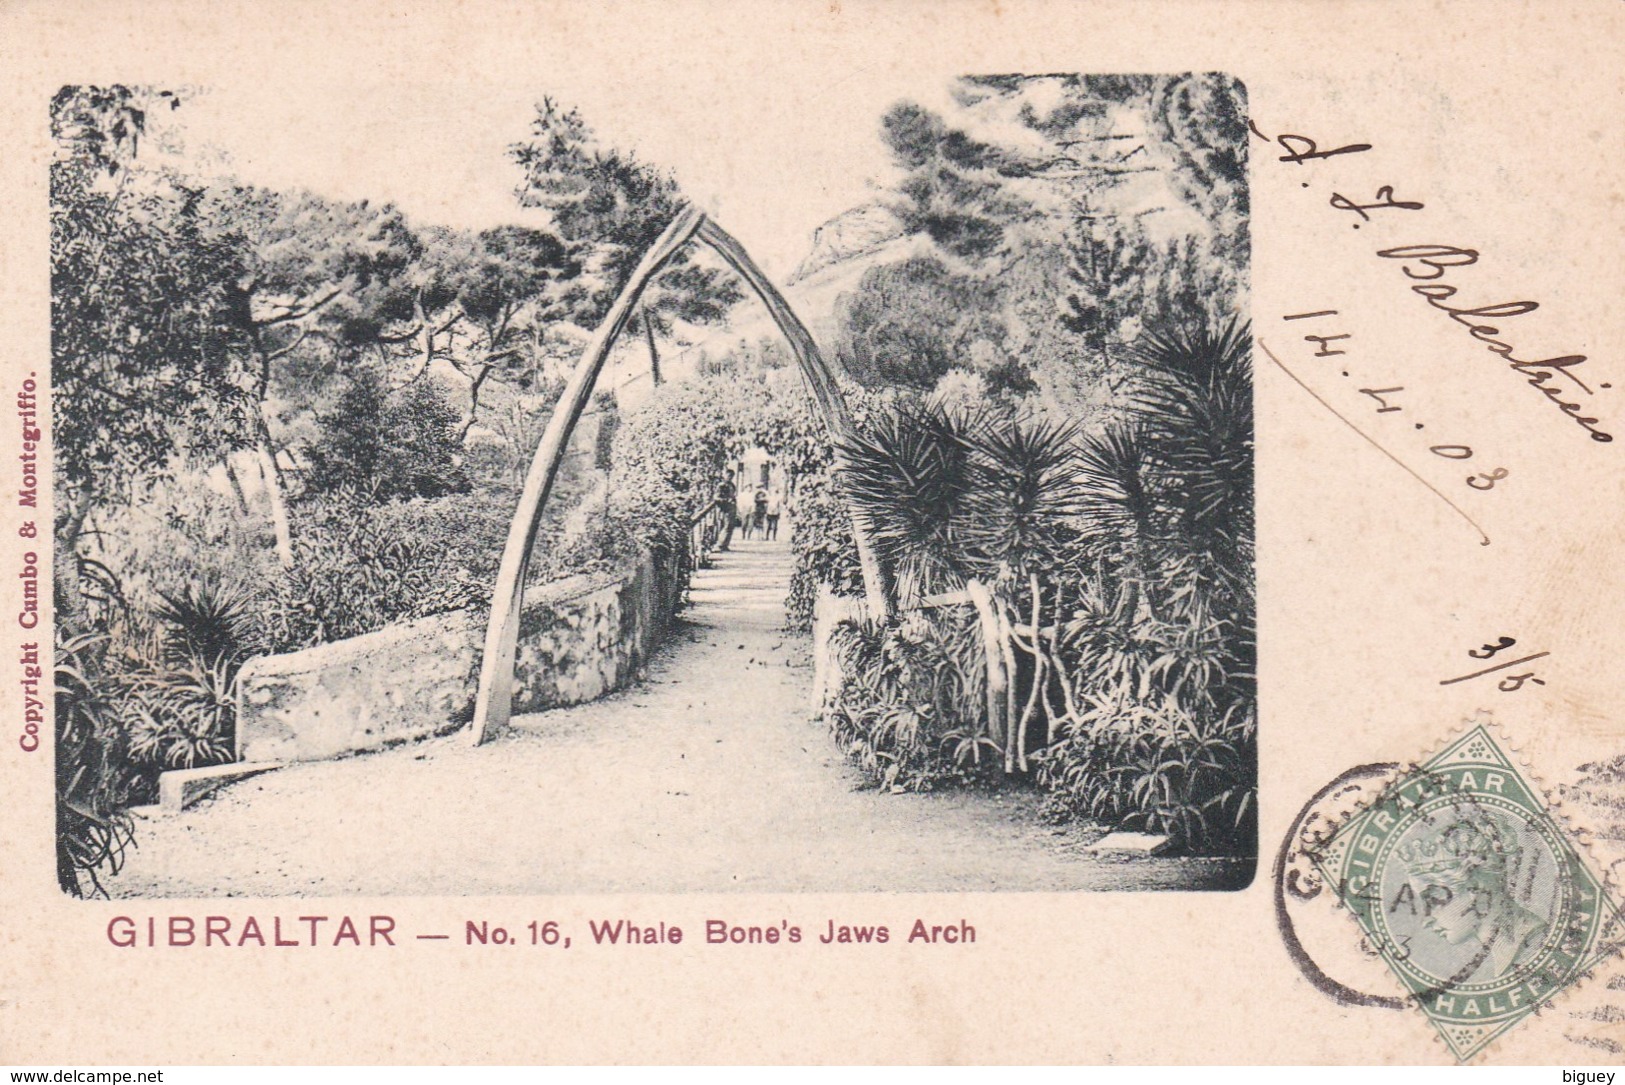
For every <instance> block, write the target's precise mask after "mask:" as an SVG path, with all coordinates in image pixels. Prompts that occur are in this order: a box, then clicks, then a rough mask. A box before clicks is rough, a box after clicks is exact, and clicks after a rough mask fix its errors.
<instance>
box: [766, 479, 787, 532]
mask: <svg viewBox="0 0 1625 1085" xmlns="http://www.w3.org/2000/svg"><path fill="white" fill-rule="evenodd" d="M783 509H784V495H783V494H781V493H780V492H779V488H778V487H777V486H774V487H771V488H770V489H769V490H768V491H767V537H768V538H769V539H777V538H778V537H779V514H780V513H781V512H782V511H783Z"/></svg>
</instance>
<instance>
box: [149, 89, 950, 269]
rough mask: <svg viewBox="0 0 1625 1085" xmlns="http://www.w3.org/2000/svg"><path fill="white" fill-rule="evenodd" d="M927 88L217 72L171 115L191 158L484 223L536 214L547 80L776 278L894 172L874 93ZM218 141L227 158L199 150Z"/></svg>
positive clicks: (928, 96)
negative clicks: (419, 80)
mask: <svg viewBox="0 0 1625 1085" xmlns="http://www.w3.org/2000/svg"><path fill="white" fill-rule="evenodd" d="M667 74H668V76H669V74H670V73H667ZM935 89H936V88H935V87H933V86H931V85H927V84H926V83H925V82H922V81H919V80H914V81H905V80H903V79H901V78H899V77H897V76H896V75H893V74H890V73H886V72H857V73H852V74H851V75H850V76H848V77H846V78H843V79H841V80H838V81H835V82H832V83H826V84H820V85H817V86H809V85H807V84H805V83H795V82H792V83H791V84H789V85H786V86H782V87H762V86H761V85H760V84H758V85H757V93H754V94H750V95H739V94H734V93H732V92H731V91H730V90H729V89H728V88H725V87H721V86H717V85H716V84H714V83H713V84H707V83H705V82H704V81H703V80H700V79H698V78H695V79H692V80H685V81H673V80H672V79H670V78H667V79H665V80H662V81H659V82H652V81H639V80H632V79H628V80H620V79H617V78H615V77H614V74H613V73H609V72H604V71H598V72H584V71H581V70H573V71H570V72H561V73H560V75H559V77H558V78H556V79H551V78H540V77H539V78H538V79H537V80H536V81H535V82H534V84H531V85H525V86H520V85H505V86H480V85H470V84H466V83H464V84H459V85H455V86H451V85H436V84H431V83H423V84H416V85H401V84H395V85H391V86H388V87H383V86H371V87H369V86H365V85H360V86H357V85H324V84H316V83H300V84H297V85H290V84H279V83H264V82H257V83H255V84H253V85H249V84H247V83H243V82H219V83H216V84H214V85H212V86H210V87H209V88H207V89H206V91H204V92H203V93H199V94H198V95H196V96H195V97H193V98H191V99H190V100H189V101H188V102H187V106H186V109H185V110H183V111H181V112H179V113H177V115H176V117H175V120H176V121H177V122H178V123H179V124H181V125H183V126H184V127H183V128H181V129H180V131H179V134H180V136H181V137H182V138H183V140H184V150H185V152H186V159H187V161H188V163H189V164H190V165H191V166H193V167H194V168H196V167H197V166H199V165H207V166H208V167H209V168H211V169H214V170H219V171H221V172H230V173H233V174H236V175H237V176H240V177H241V178H242V179H244V180H247V181H250V182H253V183H256V184H261V185H265V186H267V187H272V188H276V189H279V190H283V191H287V190H290V189H294V188H299V187H308V188H310V189H312V190H314V191H316V192H318V193H320V194H322V195H324V196H328V197H330V198H334V199H362V198H365V199H370V200H373V201H376V202H386V201H387V202H393V203H395V204H397V205H398V206H400V207H401V209H402V210H403V211H405V212H406V213H407V214H408V215H410V216H411V217H412V218H413V219H414V220H416V221H422V222H434V223H441V224H444V225H447V226H457V227H464V228H471V229H484V228H486V227H489V226H495V225H502V224H507V223H522V224H528V225H539V224H540V223H541V222H542V221H543V215H542V213H541V212H539V211H536V210H525V209H522V208H520V207H519V205H518V202H517V201H516V200H515V198H514V185H515V183H516V182H517V181H518V180H519V176H520V175H519V171H518V170H517V169H516V168H515V166H514V165H513V163H512V162H510V161H509V159H508V157H507V148H508V146H509V144H511V143H513V142H514V141H516V140H518V139H521V138H523V137H524V135H525V132H526V130H527V127H528V125H529V123H530V121H531V118H532V117H533V115H534V109H535V106H536V103H538V102H540V101H541V100H542V98H543V97H545V96H551V97H553V98H555V99H557V100H559V101H561V102H564V103H567V104H568V105H570V106H574V107H577V108H579V109H580V110H581V113H582V114H583V116H585V117H586V118H587V119H588V121H589V123H590V124H591V125H592V127H593V129H594V130H595V131H596V132H597V133H598V134H599V135H600V137H602V138H603V139H604V140H605V141H606V142H608V143H612V144H613V145H615V146H617V147H622V148H626V149H628V150H630V151H632V152H634V153H635V154H636V155H637V156H638V158H639V159H641V160H643V161H645V162H649V163H651V164H653V165H656V166H660V167H669V168H671V169H672V170H674V171H675V173H676V175H677V179H678V181H679V182H681V184H682V186H683V188H684V190H685V191H686V192H688V193H689V194H690V195H691V196H692V198H693V199H694V200H695V201H696V202H698V203H699V204H700V205H701V207H702V209H703V210H705V211H706V212H707V213H710V214H713V215H714V216H716V217H717V218H718V220H719V221H721V222H722V223H723V225H724V226H726V227H727V229H728V230H729V231H730V232H732V233H734V234H735V235H736V236H737V237H738V238H739V239H740V240H741V241H742V242H743V243H744V244H745V246H746V248H747V249H749V251H750V252H751V253H752V255H753V256H755V257H756V259H757V261H758V262H759V263H761V264H762V265H763V267H764V268H765V270H766V271H767V273H768V274H769V275H771V276H773V277H775V278H778V279H781V280H782V279H783V278H784V277H785V276H786V275H788V274H789V273H790V271H791V270H793V269H794V268H795V266H796V264H797V263H798V262H799V261H800V260H801V258H802V257H803V256H805V255H806V253H807V250H808V247H809V245H810V243H811V238H812V232H813V230H815V229H816V228H817V227H818V226H819V225H821V224H822V223H824V222H825V221H827V220H828V219H830V218H833V217H834V216H836V215H838V214H840V213H841V212H843V211H846V210H848V209H850V208H852V207H854V206H857V205H859V204H862V203H867V202H869V201H871V200H873V199H875V198H876V196H877V195H878V191H877V189H876V188H875V183H876V182H879V183H885V182H887V181H889V180H891V179H892V178H893V176H894V172H893V171H894V168H893V166H892V163H891V160H890V157H889V155H888V153H887V150H886V148H885V146H884V144H883V143H882V142H881V139H880V132H879V118H880V117H881V116H882V115H883V114H884V113H885V111H886V109H887V108H888V107H889V106H891V105H892V104H893V103H894V102H896V101H897V100H899V99H900V98H909V99H911V100H916V101H922V103H923V104H927V105H932V104H936V103H934V102H933V101H932V98H933V94H934V92H935ZM942 93H943V94H944V95H945V93H946V92H945V91H943V92H942ZM690 111H692V114H690ZM216 155H223V156H224V160H223V161H213V162H211V161H210V159H211V158H212V157H214V156H216Z"/></svg>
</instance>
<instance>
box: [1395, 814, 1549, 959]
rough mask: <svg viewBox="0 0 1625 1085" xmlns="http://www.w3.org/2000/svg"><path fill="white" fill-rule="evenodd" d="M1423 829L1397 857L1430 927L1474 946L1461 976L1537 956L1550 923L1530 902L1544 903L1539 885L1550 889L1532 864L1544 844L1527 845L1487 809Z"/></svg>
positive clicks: (1452, 816) (1466, 947) (1445, 937)
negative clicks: (1534, 909)
mask: <svg viewBox="0 0 1625 1085" xmlns="http://www.w3.org/2000/svg"><path fill="white" fill-rule="evenodd" d="M1419 828H1420V829H1421V831H1420V832H1414V833H1413V835H1412V837H1411V839H1409V840H1407V841H1405V842H1404V843H1403V844H1402V845H1400V847H1399V849H1398V852H1397V854H1396V858H1397V859H1398V860H1399V862H1400V863H1401V864H1402V865H1403V868H1404V875H1405V878H1406V881H1407V883H1408V884H1409V887H1410V891H1411V896H1412V899H1414V900H1415V901H1416V902H1417V903H1418V904H1419V905H1420V906H1421V909H1422V912H1423V917H1424V918H1423V919H1422V927H1423V930H1424V931H1427V932H1430V933H1432V934H1433V935H1435V936H1437V937H1438V938H1440V939H1442V940H1443V941H1444V942H1446V943H1448V944H1449V945H1450V946H1459V947H1463V950H1466V951H1470V952H1471V956H1470V959H1468V960H1466V961H1464V962H1463V964H1462V965H1461V966H1460V967H1461V968H1463V969H1466V968H1468V966H1471V967H1470V970H1469V971H1468V972H1467V974H1466V975H1459V976H1458V977H1457V978H1458V982H1467V983H1481V982H1487V981H1490V980H1493V979H1495V978H1497V977H1499V976H1502V975H1505V974H1506V973H1507V972H1510V971H1512V970H1513V969H1515V968H1517V967H1518V966H1520V965H1522V964H1523V963H1525V962H1526V961H1528V960H1529V959H1530V958H1531V957H1532V956H1534V955H1535V953H1536V952H1537V951H1538V950H1539V949H1540V946H1541V944H1542V943H1543V942H1544V941H1545V938H1546V934H1547V932H1548V930H1549V929H1550V927H1551V924H1550V921H1549V920H1547V919H1545V918H1543V917H1542V916H1541V915H1539V914H1537V913H1536V912H1535V911H1533V910H1531V908H1530V907H1528V906H1527V905H1529V904H1531V903H1535V902H1536V901H1537V900H1538V901H1541V902H1542V903H1545V902H1546V901H1544V900H1543V898H1544V897H1545V896H1547V894H1542V893H1541V892H1540V890H1541V889H1549V884H1540V883H1545V882H1546V881H1547V880H1546V879H1540V883H1537V880H1536V878H1535V873H1536V872H1535V870H1534V867H1533V866H1532V864H1537V863H1538V862H1539V851H1540V849H1539V847H1538V846H1535V847H1526V845H1525V844H1524V843H1522V842H1520V839H1519V838H1520V836H1521V835H1522V834H1521V833H1519V831H1518V829H1517V828H1516V827H1514V826H1513V825H1510V824H1508V823H1507V822H1506V821H1505V820H1504V819H1502V818H1501V817H1500V816H1498V815H1497V814H1496V813H1494V812H1491V811H1488V810H1483V809H1473V810H1468V811H1453V812H1450V813H1449V814H1447V815H1445V816H1444V817H1443V818H1439V819H1436V820H1435V821H1434V823H1433V824H1432V825H1428V824H1426V823H1424V824H1423V825H1422V826H1420V827H1419ZM1441 948H1442V947H1441ZM1430 955H1431V954H1430Z"/></svg>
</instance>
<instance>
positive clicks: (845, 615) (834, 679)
mask: <svg viewBox="0 0 1625 1085" xmlns="http://www.w3.org/2000/svg"><path fill="white" fill-rule="evenodd" d="M866 613H867V608H866V607H865V606H864V604H863V600H862V599H860V598H857V597H854V596H846V595H836V594H835V593H834V592H833V591H831V590H830V588H829V585H828V584H820V585H819V586H818V598H817V599H816V600H815V601H814V603H813V627H812V658H813V704H814V705H816V706H817V707H818V708H819V709H820V710H822V709H823V708H824V707H825V706H826V705H827V704H829V702H830V701H831V700H832V699H833V698H834V697H835V695H836V694H837V693H839V692H840V691H841V668H840V664H839V663H838V662H837V661H836V659H835V653H834V652H832V651H831V650H830V644H829V638H830V634H831V633H832V632H834V630H835V627H836V626H837V625H838V624H840V623H841V622H844V621H849V620H861V619H862V618H863V617H864V616H865V614H866Z"/></svg>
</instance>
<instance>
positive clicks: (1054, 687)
mask: <svg viewBox="0 0 1625 1085" xmlns="http://www.w3.org/2000/svg"><path fill="white" fill-rule="evenodd" d="M1250 346H1251V343H1250V337H1249V335H1248V333H1247V331H1246V330H1245V328H1243V327H1238V326H1235V325H1231V326H1228V327H1225V328H1222V329H1220V330H1219V331H1217V332H1208V331H1203V330H1194V331H1193V330H1190V329H1171V330H1155V329H1154V330H1153V331H1151V332H1149V333H1148V334H1147V335H1146V336H1145V337H1144V339H1143V341H1142V343H1141V344H1140V347H1139V352H1138V356H1137V357H1138V362H1139V366H1140V368H1139V370H1138V381H1139V383H1138V386H1137V390H1136V393H1135V401H1136V404H1137V406H1136V407H1135V408H1134V409H1133V410H1132V411H1131V412H1130V413H1128V414H1127V415H1125V416H1124V417H1123V419H1122V420H1121V422H1120V423H1119V424H1117V425H1115V426H1113V427H1110V428H1107V429H1106V430H1105V431H1103V432H1100V433H1096V434H1088V435H1086V434H1081V433H1079V432H1078V431H1077V430H1075V429H1073V428H1071V427H1068V426H1055V425H1051V424H1047V423H1043V422H1040V421H1033V420H1025V421H1024V420H1022V419H1021V418H1019V417H1018V416H1016V415H1013V414H1009V413H999V412H992V413H988V412H982V413H974V412H967V411H964V410H953V409H946V408H943V407H920V406H911V405H908V404H907V403H898V404H896V405H894V406H893V408H892V409H890V410H889V411H886V412H881V413H879V414H877V415H876V416H875V417H874V418H873V419H872V420H871V422H870V424H868V425H867V426H865V427H864V428H863V429H862V431H861V432H860V433H859V434H857V435H856V436H855V437H854V439H853V440H851V441H849V442H847V443H846V445H845V446H844V447H843V448H842V458H843V461H844V462H845V464H846V470H845V472H844V475H843V481H844V485H845V492H846V493H847V495H848V496H849V497H850V499H851V500H852V501H853V502H854V503H855V505H856V507H857V508H858V510H859V515H860V516H861V517H862V518H863V519H864V521H865V522H866V524H867V526H868V529H869V531H870V534H871V537H872V539H873V541H874V544H875V546H876V548H877V550H878V551H880V552H881V553H882V555H883V556H884V557H885V558H886V559H887V560H888V562H889V563H890V564H891V566H892V568H893V569H894V570H895V572H896V574H897V580H898V585H899V591H900V596H901V601H902V604H903V610H902V613H903V617H902V618H901V619H898V620H896V621H894V623H893V624H891V625H887V626H877V627H873V628H855V629H848V630H845V631H843V632H842V633H841V636H840V638H839V641H838V644H837V650H836V656H837V662H838V663H839V665H840V666H841V667H842V668H843V686H842V688H841V690H840V691H839V694H838V696H837V697H836V699H835V702H834V704H833V705H832V706H831V708H830V710H829V715H830V720H831V725H832V727H833V728H834V729H835V732H836V734H837V737H838V739H839V740H840V742H841V743H842V745H843V747H845V748H846V749H848V751H849V752H851V753H852V754H853V756H854V757H855V758H856V759H857V760H858V763H859V764H860V765H862V766H863V767H864V768H865V769H866V770H867V771H869V772H870V773H871V775H873V776H874V777H875V778H876V779H877V780H878V781H879V782H883V783H887V784H893V785H895V784H896V783H897V782H898V781H899V780H901V781H902V783H903V786H906V787H915V786H922V784H923V783H924V782H927V781H933V780H938V779H943V778H947V777H949V776H951V775H952V774H953V773H954V772H956V771H958V772H963V771H965V770H966V769H967V768H974V767H976V766H978V765H980V764H982V763H983V762H982V756H983V754H984V751H985V752H987V753H989V755H990V757H989V759H990V760H991V761H992V762H993V763H995V764H999V763H1001V762H1002V766H1001V767H1002V769H1003V772H1004V773H1006V774H1016V775H1026V776H1031V777H1032V778H1033V779H1035V780H1036V781H1037V782H1038V783H1039V784H1040V785H1042V786H1043V787H1044V788H1045V789H1046V790H1047V792H1048V796H1047V798H1046V801H1045V806H1046V810H1047V811H1048V812H1049V813H1050V814H1051V815H1052V816H1054V817H1056V818H1058V819H1062V820H1068V819H1072V818H1083V819H1088V820H1091V821H1095V822H1101V823H1106V824H1114V825H1126V826H1133V827H1137V828H1143V829H1147V830H1150V831H1156V832H1163V833H1167V834H1168V835H1170V836H1171V837H1172V838H1174V839H1175V840H1176V841H1177V842H1178V844H1179V845H1180V846H1182V847H1184V848H1186V849H1188V850H1193V851H1202V852H1208V853H1247V852H1248V851H1249V850H1250V849H1252V848H1253V847H1255V846H1256V818H1257V811H1256V806H1255V802H1254V790H1255V786H1256V774H1257V749H1256V724H1257V721H1256V694H1255V681H1254V676H1253V662H1252V661H1253V659H1254V634H1253V628H1254V626H1253V622H1254V617H1253V616H1254V603H1253V593H1252V562H1253V552H1252V460H1251V442H1252V407H1251V395H1250V387H1251V372H1250ZM812 526H813V527H814V528H815V529H817V528H818V527H819V526H820V525H818V524H817V523H816V522H815V523H814V524H813V525H812ZM836 528H838V524H836V523H834V522H833V521H832V522H831V523H829V524H826V525H823V531H822V535H823V538H824V539H826V540H828V545H830V546H831V547H832V548H833V550H834V552H833V553H825V552H824V551H823V550H822V548H821V547H820V548H819V549H814V550H811V551H810V552H812V553H818V554H819V555H820V560H821V561H822V563H823V564H822V567H823V568H825V569H828V570H832V571H833V570H847V571H849V570H851V569H852V567H853V566H854V564H855V556H854V555H852V553H851V551H850V549H849V548H848V549H846V550H845V552H844V553H842V552H841V547H840V544H839V542H838V541H837V540H838V530H836ZM816 579H817V578H815V577H813V576H809V577H808V580H809V581H815V580H816ZM823 582H825V583H833V580H832V579H831V578H829V575H828V574H826V576H825V578H824V579H823ZM844 587H845V588H846V590H847V592H848V593H850V592H851V589H852V584H851V582H850V580H848V581H847V583H846V584H845V585H844ZM802 590H803V593H806V592H809V591H816V582H814V583H811V585H810V587H806V588H803V589H802ZM942 593H948V595H949V597H950V600H949V601H950V602H951V599H952V598H958V599H959V600H960V602H958V603H957V604H953V605H940V602H941V600H940V597H941V594H942ZM933 594H936V595H938V597H939V605H938V606H937V607H935V608H933V609H927V610H924V611H919V610H915V609H914V608H917V607H919V606H920V605H921V603H922V602H923V601H924V600H925V597H927V596H930V595H933ZM899 622H900V623H901V624H898V623H899ZM921 622H925V623H927V624H928V626H929V628H930V629H931V631H932V632H931V633H930V634H922V633H921V632H920V631H919V623H921ZM904 629H908V630H909V632H908V633H904V632H903V630H904ZM924 644H930V645H932V646H933V650H934V651H935V652H936V655H935V656H934V657H929V658H931V659H932V662H931V663H929V664H924V663H922V662H921V660H922V659H924V658H928V657H926V656H924V655H922V652H923V649H922V647H921V646H922V645H924ZM922 668H925V669H926V670H928V671H929V674H930V676H931V677H930V680H929V681H924V680H923V679H922V677H921V675H922V673H923V671H922ZM945 682H946V683H949V684H950V685H952V686H954V688H956V689H957V690H958V699H957V700H956V701H955V702H954V703H955V704H957V705H958V706H959V711H960V712H961V713H962V715H961V716H958V717H952V718H950V717H949V716H947V715H945V714H944V712H943V711H942V709H941V708H940V707H934V705H935V699H934V698H932V697H928V696H926V695H925V694H924V693H923V692H922V691H923V690H925V689H927V688H936V687H939V686H940V685H941V684H943V683H945ZM950 732H951V733H953V734H955V735H956V736H957V741H955V742H952V743H950V742H948V741H946V740H945V736H946V734H948V733H950Z"/></svg>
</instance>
